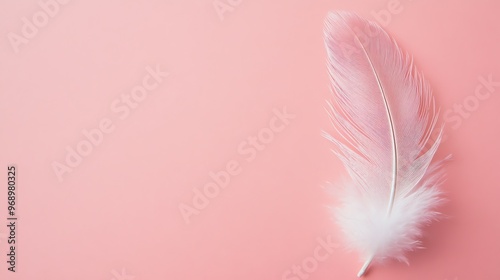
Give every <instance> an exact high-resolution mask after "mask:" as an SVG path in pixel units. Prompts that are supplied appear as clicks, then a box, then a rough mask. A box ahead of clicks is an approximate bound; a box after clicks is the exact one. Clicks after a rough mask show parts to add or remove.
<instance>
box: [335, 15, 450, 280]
mask: <svg viewBox="0 0 500 280" xmlns="http://www.w3.org/2000/svg"><path fill="white" fill-rule="evenodd" d="M360 27H368V28H371V31H373V30H375V35H373V34H372V35H371V36H370V37H368V36H366V34H363V33H362V32H359V28H360ZM356 29H358V30H356ZM363 36H364V37H363ZM363 39H364V40H363ZM351 40H354V42H351ZM325 42H326V47H327V51H328V69H329V74H330V79H331V83H332V87H333V88H332V93H333V94H334V98H333V102H334V103H329V112H328V113H329V116H330V118H331V120H332V123H333V124H334V128H335V129H336V130H337V132H338V133H339V135H340V136H341V138H342V139H340V140H339V139H336V138H334V137H332V136H331V135H328V136H327V138H328V139H329V140H331V141H332V142H333V143H334V144H335V145H336V146H337V148H338V149H337V151H335V154H336V155H337V156H338V157H339V159H340V160H341V161H342V163H343V164H344V165H345V167H346V169H347V171H348V172H349V175H350V176H351V178H352V181H353V182H352V190H351V191H352V192H353V193H351V194H348V195H345V196H344V197H343V198H342V199H343V200H344V201H343V208H342V209H340V211H337V213H336V216H337V220H338V221H339V224H340V225H341V227H342V228H343V231H344V232H346V233H350V234H351V235H352V236H350V237H349V238H350V243H352V244H351V245H353V246H351V247H355V248H356V247H357V249H359V250H360V251H362V252H363V253H364V255H365V259H366V260H365V263H364V265H363V267H362V269H361V270H360V272H359V274H358V276H361V275H363V274H364V273H365V271H366V270H367V269H368V267H369V266H370V263H371V262H372V261H374V260H380V259H385V258H389V257H394V258H396V259H399V260H401V261H406V256H405V253H406V252H407V251H410V250H413V249H414V248H416V247H417V245H418V244H419V241H418V239H419V237H420V236H421V234H422V233H421V227H422V225H423V224H426V223H428V222H430V221H431V220H433V219H435V218H436V217H437V214H438V213H437V212H436V211H434V210H433V209H434V208H435V207H436V205H438V203H439V202H440V201H441V199H440V192H439V190H437V189H436V187H437V186H438V185H439V183H441V173H440V172H439V167H440V166H441V163H440V162H438V163H436V164H433V165H431V160H432V158H433V156H434V154H435V152H436V150H437V147H438V146H439V143H440V139H441V132H440V133H439V134H438V137H437V138H436V139H435V140H434V141H431V139H430V138H431V135H432V132H433V131H434V130H435V127H436V123H437V112H436V108H435V103H434V99H433V97H432V93H431V91H430V88H429V87H428V85H427V83H426V82H425V81H424V80H423V78H422V76H421V75H420V74H419V73H418V72H417V71H416V69H415V68H414V65H413V62H412V60H411V58H409V56H407V55H406V54H404V53H403V52H402V51H401V50H400V49H399V47H398V46H397V45H396V43H395V42H394V41H393V40H392V38H390V37H389V35H387V33H385V32H384V31H383V30H382V29H381V28H380V27H379V26H378V25H376V24H374V23H371V22H368V21H366V20H363V19H361V18H359V17H357V16H355V15H353V14H349V13H345V12H338V13H331V14H330V15H329V16H328V20H327V25H326V29H325ZM346 42H347V43H354V44H353V45H354V48H353V49H354V51H355V52H354V55H352V53H351V55H352V56H351V57H350V58H348V59H346V57H345V53H342V50H341V48H340V47H339V46H340V45H341V44H345V43H346ZM351 47H352V46H351ZM428 144H430V147H429V148H427V149H426V146H428ZM435 174H437V175H435ZM384 205H385V206H384ZM382 206H383V207H382ZM381 208H385V209H384V210H382V209H381ZM363 212H364V213H363ZM382 212H383V213H382ZM350 214H352V215H350ZM402 217H404V218H405V219H403V218H402ZM353 218H357V219H353ZM353 220H354V221H353Z"/></svg>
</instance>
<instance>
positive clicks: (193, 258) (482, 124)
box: [0, 0, 500, 280]
mask: <svg viewBox="0 0 500 280" xmlns="http://www.w3.org/2000/svg"><path fill="white" fill-rule="evenodd" d="M46 1H48V0H44V1H43V2H46ZM395 1H396V0H383V1H353V0H346V1H339V0H329V1H322V0H321V1H320V0H317V1H308V0H302V1H298V0H286V1H264V0H253V1H248V0H242V1H241V0H224V1H220V2H222V3H226V8H228V7H229V8H228V10H225V11H224V12H223V13H222V14H221V15H220V16H219V14H218V12H217V11H216V9H215V8H214V6H213V4H214V1H212V0H190V1H185V0H168V1H162V0H147V1H132V0H122V1H117V0H110V1H78V0H73V1H69V3H68V4H64V5H63V4H58V5H59V11H57V12H55V13H54V14H53V17H51V18H49V19H48V22H47V23H46V25H45V26H43V27H40V28H39V30H38V31H37V32H35V33H34V35H33V34H31V35H33V36H32V38H27V39H25V40H26V41H24V42H27V43H22V44H20V45H18V46H17V47H13V45H12V44H11V42H10V40H9V34H11V32H13V33H15V34H18V36H21V34H22V33H21V31H22V27H23V24H24V23H23V17H26V18H28V20H30V21H32V17H33V15H34V14H36V13H37V12H39V11H43V10H42V8H41V7H40V5H39V4H38V2H37V1H33V0H30V1H1V2H0V23H1V24H0V34H1V35H2V36H3V40H1V41H0V94H1V95H0V97H1V99H0V100H1V102H0V119H1V122H0V130H1V131H0V168H1V170H2V171H1V172H0V182H1V183H0V185H2V186H5V187H2V188H1V191H0V206H1V207H0V221H1V222H0V225H1V226H0V253H1V255H0V260H1V261H0V278H1V279H9V280H10V279H13V280H15V279H17V280H21V279H22V280H38V279H42V280H45V279H47V280H49V279H50V280H66V279H71V280H84V279H85V280H87V279H103V280H110V279H115V280H122V279H124V280H131V279H132V278H133V279H135V280H152V279H187V280H195V279H241V280H245V279H248V280H250V279H265V280H268V279H276V280H279V279H291V280H299V279H301V278H300V277H299V276H295V278H293V277H292V276H291V275H292V274H290V275H289V276H286V275H288V274H287V270H290V269H292V266H294V265H298V266H302V265H303V262H304V261H305V263H306V265H307V263H309V265H311V264H314V263H316V264H317V265H316V267H311V266H309V267H308V270H309V271H310V272H307V273H306V274H304V275H305V276H304V275H303V277H302V278H304V279H305V277H306V276H307V277H308V278H307V279H328V280H331V279H355V278H356V277H355V274H356V273H357V271H358V269H359V267H360V262H359V260H358V257H357V255H356V254H355V253H348V252H345V251H343V250H342V249H341V248H339V245H338V244H337V243H336V242H338V241H339V240H340V239H339V237H338V234H337V228H336V226H335V225H334V224H333V223H332V222H331V221H330V217H329V213H328V211H327V208H326V206H327V205H328V204H329V203H331V202H332V201H333V199H332V197H329V196H328V195H327V194H326V192H325V189H324V188H323V187H322V186H324V185H325V181H327V180H332V181H336V180H337V179H339V178H341V177H342V176H344V170H343V169H342V168H341V166H340V165H339V162H338V160H337V159H335V158H334V156H333V155H332V154H330V153H329V151H328V150H329V148H330V146H329V144H328V143H327V141H325V140H324V139H322V138H321V136H320V131H321V130H322V129H328V128H329V123H328V119H327V116H326V113H325V112H324V110H323V106H324V104H325V103H324V100H325V99H326V98H327V97H328V94H329V93H328V78H327V74H326V67H325V50H324V46H323V41H322V28H323V19H324V16H325V15H326V13H327V11H329V10H336V9H343V10H352V11H355V12H357V13H359V14H360V15H362V16H365V17H367V18H370V19H376V17H377V15H378V18H379V20H380V18H381V16H382V15H384V16H385V17H383V18H381V19H382V20H381V23H383V24H385V25H386V29H387V30H388V31H389V33H391V34H392V35H394V36H395V37H396V38H397V40H398V41H399V43H400V44H401V46H402V47H403V48H404V49H405V50H407V51H408V52H410V53H411V54H412V55H413V56H414V58H415V62H416V63H417V65H418V66H419V69H420V70H421V71H422V72H423V73H425V75H426V77H427V78H428V79H429V81H430V83H431V85H432V87H433V89H434V92H435V95H436V99H437V101H438V104H440V106H441V108H442V112H443V113H445V114H446V117H445V118H443V121H445V122H446V123H447V130H446V135H447V136H448V137H447V140H446V142H445V143H444V144H443V145H442V148H441V149H440V151H439V154H438V156H444V155H446V154H448V153H453V155H454V160H453V162H451V163H450V164H449V165H448V168H447V170H448V181H447V182H446V183H445V184H444V185H443V189H444V191H445V192H446V194H447V197H448V199H449V202H448V203H447V204H446V206H444V207H443V208H442V209H441V210H442V211H443V212H444V213H445V214H446V215H447V216H448V217H449V218H448V219H446V220H444V221H442V222H440V223H435V224H433V225H432V226H430V227H429V228H428V230H427V236H426V238H425V239H424V244H425V246H426V247H427V249H426V250H421V251H418V252H416V253H414V254H412V256H411V258H410V260H411V266H409V267H407V266H406V265H403V264H398V263H389V264H387V265H386V266H383V267H382V266H378V267H374V269H373V270H372V271H371V273H370V274H369V275H368V276H367V279H373V280H376V279H383V280H388V279H410V280H412V279H415V280H417V279H418V280H421V279H438V280H464V279H488V280H490V279H500V269H499V268H498V260H499V258H500V241H499V240H500V239H499V237H500V223H499V222H498V215H499V213H500V203H499V202H498V197H499V195H500V189H499V185H498V182H499V181H500V172H498V170H497V168H498V166H499V160H498V159H499V158H500V149H499V142H498V137H499V130H498V128H499V125H500V118H499V115H498V108H499V106H500V96H499V95H500V85H498V84H496V85H494V86H492V87H491V88H490V92H489V93H490V94H489V96H488V97H482V99H481V100H480V99H478V98H477V97H476V96H475V95H474V94H475V91H476V89H477V88H479V90H482V91H481V93H483V94H484V93H485V92H486V93H488V92H487V91H485V90H487V88H486V87H485V86H482V84H481V82H480V79H481V78H480V77H484V78H485V79H487V77H488V76H489V75H491V77H492V80H493V81H500V69H499V67H498V63H499V58H500V57H499V56H500V55H499V53H500V52H499V50H500V23H499V20H498V11H499V8H500V6H499V5H498V3H497V2H496V1H493V0H480V1H461V2H460V4H459V3H458V2H457V1H432V0H418V1H411V0H400V1H399V2H398V1H396V2H395ZM61 2H63V1H61ZM215 2H217V1H215ZM38 15H40V13H38ZM389 17H390V18H389ZM43 19H44V18H43V15H41V18H39V19H38V20H42V23H43ZM28 35H29V34H28ZM10 36H12V34H11V35H10ZM16 49H17V51H18V52H17V53H16V52H15V50H16ZM156 65H159V67H160V69H161V70H162V71H168V72H169V76H168V77H166V78H164V79H163V81H162V82H161V84H160V85H159V86H158V87H157V88H156V89H154V90H152V91H151V92H150V93H148V95H147V97H146V98H145V99H144V100H143V101H142V102H140V103H139V104H138V105H137V108H135V109H134V110H132V111H131V113H130V114H129V115H128V116H126V117H124V115H120V114H119V113H117V112H116V111H114V110H113V109H111V106H112V104H113V102H120V95H121V94H130V92H131V89H132V88H134V87H135V86H138V85H141V84H142V80H143V78H144V77H146V76H147V75H148V72H147V71H146V67H148V66H149V67H151V68H155V67H156ZM117 100H118V101H117ZM120 104H122V103H120ZM122 105H123V104H122ZM459 106H464V107H463V108H465V109H464V112H462V113H459V112H458V110H459V109H458V107H459ZM284 107H286V110H287V112H288V113H289V114H293V115H294V118H290V120H289V123H288V124H286V125H285V123H279V124H281V126H280V129H281V130H280V131H278V130H276V129H275V130H274V132H273V133H274V135H273V137H272V138H269V137H268V138H266V140H269V141H268V143H266V144H265V145H264V146H263V147H261V146H259V149H260V150H259V151H258V150H257V149H255V148H252V149H253V150H252V149H249V147H251V146H249V142H248V141H249V137H253V136H255V135H258V133H261V134H262V135H264V134H265V135H267V136H269V134H266V133H269V132H270V130H269V129H268V127H270V125H271V124H270V123H274V124H275V125H276V123H277V121H276V117H275V113H274V112H273V110H282V109H283V108H284ZM120 116H121V117H123V119H121V118H120ZM105 119H108V120H109V121H110V122H111V123H112V126H113V127H114V130H113V131H112V132H110V133H106V134H104V137H103V139H102V142H101V143H100V144H99V145H97V146H95V147H93V150H92V151H91V152H90V154H89V155H88V156H86V157H84V158H83V160H82V162H81V163H80V164H79V165H78V166H76V167H74V168H72V172H71V173H64V174H63V175H62V181H61V180H59V179H58V176H57V174H56V172H54V169H53V164H54V162H59V163H64V161H65V157H66V155H67V150H66V147H67V146H69V147H73V148H75V147H76V146H77V145H78V144H79V143H82V142H84V141H85V139H86V138H85V136H84V135H83V134H82V130H84V129H86V130H92V129H96V128H98V127H99V123H100V122H101V121H102V120H105ZM274 128H276V126H275V127H274ZM271 131H272V130H271ZM239 147H240V148H242V149H244V148H247V150H246V153H245V152H242V151H241V150H239ZM250 150H252V151H254V152H256V154H255V155H254V156H252V157H251V156H250ZM228 163H233V164H234V163H237V164H238V166H237V168H236V169H237V170H238V171H239V172H235V173H238V174H236V175H234V176H231V177H230V182H229V184H228V185H227V186H226V187H225V188H224V189H222V190H220V193H219V194H218V195H215V197H214V198H210V199H209V204H208V206H206V207H205V208H204V209H201V210H200V211H199V213H198V214H197V215H192V216H190V217H189V221H190V223H189V224H187V223H186V222H185V219H183V216H182V215H181V212H180V210H179V205H181V203H184V204H186V205H191V206H192V205H193V204H192V199H193V196H194V191H193V189H198V190H200V189H201V190H203V186H205V185H206V184H207V183H210V182H211V181H212V179H211V177H210V175H209V173H210V172H219V171H220V170H224V169H225V168H226V165H227V164H228ZM9 164H15V165H16V166H17V169H18V174H17V175H18V177H17V178H18V208H19V209H18V217H19V220H18V229H17V230H18V235H17V237H18V243H19V245H18V252H17V253H18V263H17V270H18V272H16V273H11V272H8V271H7V263H6V262H5V260H6V256H5V254H6V253H7V251H6V250H7V247H8V246H7V245H8V244H7V242H6V237H7V235H6V233H7V228H6V226H5V219H6V215H7V210H6V201H7V197H6V192H7V190H6V183H7V178H6V176H7V171H6V167H7V166H8V165H9ZM233 167H234V166H233ZM328 238H330V239H331V242H333V243H335V244H334V246H333V245H332V248H333V249H330V252H328V251H326V250H324V249H323V251H321V254H322V255H321V256H322V257H324V258H323V260H319V261H318V260H313V258H315V257H317V255H316V254H315V252H317V248H318V246H320V244H321V242H320V241H318V239H324V240H326V239H328ZM325 254H326V255H325ZM325 256H326V257H325ZM302 271H304V269H303V268H302ZM131 276H133V277H131Z"/></svg>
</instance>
